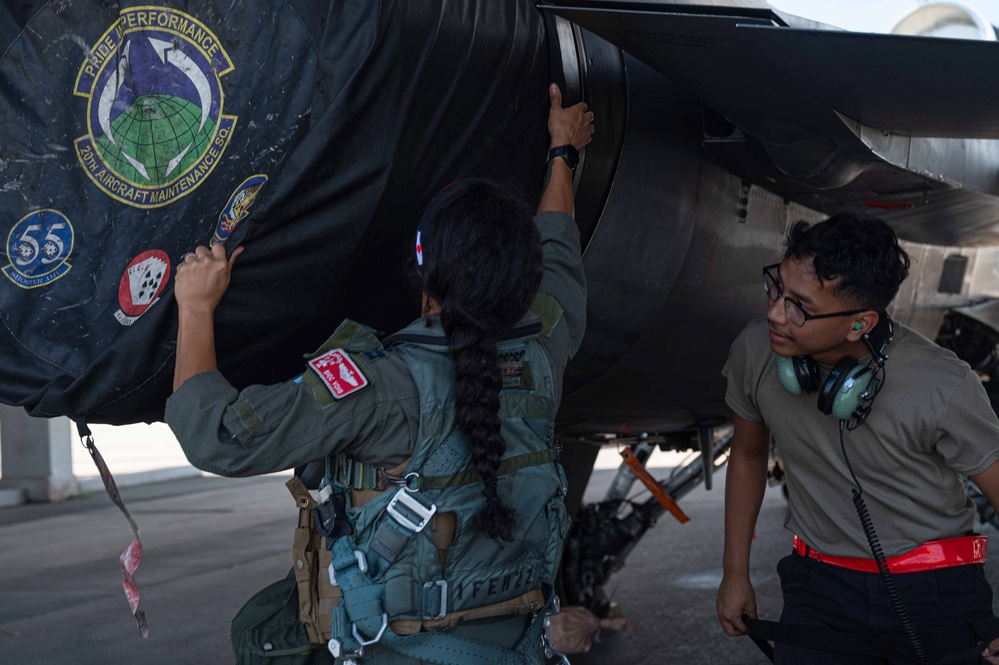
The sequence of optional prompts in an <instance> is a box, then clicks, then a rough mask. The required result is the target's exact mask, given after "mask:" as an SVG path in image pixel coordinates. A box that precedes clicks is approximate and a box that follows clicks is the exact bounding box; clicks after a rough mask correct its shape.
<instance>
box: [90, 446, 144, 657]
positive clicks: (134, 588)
mask: <svg viewBox="0 0 999 665" xmlns="http://www.w3.org/2000/svg"><path fill="white" fill-rule="evenodd" d="M83 445H84V446H85V447H86V448H87V452H89V453H90V456H91V457H92V458H93V460H94V464H96V465H97V470H98V471H100V474H101V480H102V481H104V489H105V490H107V493H108V496H109V497H111V501H113V502H114V504H115V505H116V506H118V508H119V509H120V510H121V512H122V513H124V514H125V518H126V519H128V523H129V525H130V526H131V527H132V533H134V534H135V540H133V541H132V544H131V545H129V546H128V549H126V550H125V551H124V552H122V553H121V556H120V557H119V559H118V560H119V561H120V562H121V577H122V588H123V589H124V590H125V597H126V598H128V604H129V606H130V607H131V608H132V616H134V617H135V624H136V626H138V628H139V634H140V635H142V639H146V638H148V637H149V627H148V626H147V625H146V613H145V612H143V611H142V610H140V609H139V585H138V583H136V581H135V577H133V575H135V570H136V569H137V568H138V567H139V563H140V562H141V561H142V540H141V539H140V538H139V527H138V526H137V525H136V524H135V520H134V519H132V515H131V513H129V512H128V508H126V507H125V502H124V501H122V498H121V494H120V493H119V492H118V485H117V484H116V483H115V482H114V477H113V476H112V475H111V471H110V470H109V469H108V465H107V464H105V463H104V458H103V457H101V454H100V453H99V452H98V451H97V446H95V445H94V437H93V436H91V435H90V434H86V435H85V436H84V437H83Z"/></svg>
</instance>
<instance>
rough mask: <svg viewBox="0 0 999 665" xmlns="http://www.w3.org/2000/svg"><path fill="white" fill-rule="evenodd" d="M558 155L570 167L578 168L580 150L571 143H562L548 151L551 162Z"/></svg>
mask: <svg viewBox="0 0 999 665" xmlns="http://www.w3.org/2000/svg"><path fill="white" fill-rule="evenodd" d="M556 157H561V158H562V159H564V160H565V163H566V164H568V165H569V168H570V169H574V168H576V165H577V164H579V152H578V151H577V150H576V149H575V148H574V147H572V146H571V145H560V146H558V147H557V148H552V149H551V150H549V151H548V161H549V162H550V161H552V160H553V159H555V158H556Z"/></svg>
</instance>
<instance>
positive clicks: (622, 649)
mask: <svg viewBox="0 0 999 665" xmlns="http://www.w3.org/2000/svg"><path fill="white" fill-rule="evenodd" d="M139 427H140V428H141V427H143V426H139ZM97 434H98V446H101V440H102V439H103V440H104V442H105V444H106V445H105V446H104V448H103V449H102V452H103V453H104V454H105V456H106V458H107V460H108V464H109V466H110V468H111V470H112V472H113V473H115V474H116V477H117V478H118V480H119V484H120V485H121V487H122V489H121V493H122V496H123V498H124V500H125V501H126V504H127V506H128V508H129V509H130V511H131V513H132V515H133V516H134V518H135V520H136V521H137V522H138V525H139V528H140V530H141V532H142V542H143V547H144V554H143V559H142V564H141V565H140V567H139V569H138V571H137V573H136V579H137V581H138V583H139V585H140V589H141V594H142V595H141V602H140V608H141V609H143V610H144V611H145V612H146V618H147V621H148V625H149V638H148V639H147V640H143V639H141V638H140V636H139V634H138V631H137V630H136V627H135V624H134V621H133V619H132V617H131V615H130V611H129V609H128V603H127V601H126V600H125V597H124V594H123V593H122V588H121V573H120V569H119V564H118V557H119V555H120V554H121V552H122V551H123V550H124V549H125V548H126V547H127V546H128V544H129V543H130V542H131V540H132V532H131V530H130V529H129V526H128V523H127V522H126V520H125V518H124V516H123V515H122V514H121V513H120V512H119V510H118V509H117V508H116V507H115V506H114V505H113V504H112V503H111V502H110V500H109V499H108V498H107V496H106V495H105V494H104V491H103V489H94V487H95V485H96V486H99V481H98V480H97V479H96V478H94V476H95V475H96V471H93V470H91V469H90V468H89V466H88V465H91V466H92V463H91V462H90V459H89V457H88V456H87V455H86V452H82V456H81V459H80V460H79V463H78V464H77V463H74V473H75V474H76V475H77V476H78V477H80V478H81V481H82V482H81V485H82V486H83V487H84V488H85V489H86V488H91V490H92V491H86V492H85V493H84V494H82V495H81V496H79V497H78V498H75V499H72V500H70V501H66V502H63V503H54V504H27V505H23V506H18V507H11V508H5V509H0V663H3V664H4V665H49V664H50V663H67V664H70V665H115V664H119V663H120V664H121V665H147V664H148V665H152V664H156V665H163V664H188V663H191V664H200V663H210V664H213V665H214V664H218V663H231V662H232V653H231V650H230V647H229V640H228V636H227V631H228V628H229V621H230V619H231V618H232V616H233V614H235V612H236V611H237V610H238V609H239V608H240V606H241V605H242V604H243V602H244V601H245V600H246V599H247V598H248V597H249V596H251V595H252V594H253V593H254V592H256V591H257V590H258V589H260V588H261V587H263V586H264V585H266V584H268V583H270V582H271V581H274V580H277V579H279V578H280V577H282V576H283V575H284V574H285V573H286V572H287V570H288V567H289V564H290V561H289V558H290V555H289V551H288V550H289V547H290V537H291V530H292V528H293V527H294V520H295V519H296V518H295V509H294V507H293V503H292V501H291V498H290V496H289V494H288V492H287V490H286V489H285V488H284V487H283V485H284V482H285V481H286V480H287V477H288V476H287V475H281V474H277V475H272V476H263V477H258V478H248V479H227V478H219V477H215V476H206V475H202V474H200V473H198V472H197V471H195V470H194V469H192V468H190V467H189V466H186V462H185V460H184V458H183V455H182V454H181V453H180V451H179V449H177V448H176V442H174V441H171V440H170V437H169V433H166V434H164V432H163V430H161V429H158V428H156V427H153V428H147V429H136V430H131V431H129V432H125V431H124V430H123V431H118V430H116V431H114V432H100V431H99V432H97ZM116 437H120V438H121V440H120V442H117V443H116V440H117V439H116ZM81 451H82V448H81ZM76 456H77V453H74V458H76ZM618 459H619V457H618V456H617V454H616V452H615V450H614V449H613V448H606V449H604V451H602V453H601V455H600V458H599V460H598V465H597V468H596V469H595V471H594V473H593V477H592V479H591V481H590V485H589V486H588V488H587V499H588V500H594V499H599V498H600V497H602V495H603V492H604V491H605V489H606V487H607V485H608V483H609V482H610V480H611V478H612V477H613V475H614V473H615V469H616V465H617V460H618ZM673 463H675V458H674V457H671V456H669V455H666V454H662V455H657V456H656V457H654V458H653V462H652V465H651V467H650V470H651V471H652V473H653V474H654V475H657V476H663V475H665V474H666V473H667V472H668V467H667V466H663V465H668V464H673ZM723 493H724V473H719V474H716V476H715V486H714V489H713V490H711V491H706V490H705V489H704V488H703V487H699V488H697V489H695V490H693V491H692V492H691V493H690V494H688V495H687V496H686V497H684V498H683V499H682V500H681V501H680V505H681V507H682V508H683V509H684V510H685V511H686V512H687V514H688V515H689V516H690V517H691V521H690V522H688V523H687V524H679V523H678V522H677V521H676V520H674V519H673V518H672V517H669V516H668V515H666V516H664V517H663V518H662V519H661V520H660V522H659V524H657V525H656V526H655V527H654V528H653V529H652V530H651V531H650V532H649V533H648V534H646V536H645V538H644V539H643V540H642V541H641V542H640V543H639V544H638V546H637V547H636V548H635V550H634V551H633V552H632V553H631V555H630V557H629V560H628V564H627V566H625V568H624V569H623V570H622V571H621V572H619V573H617V574H616V575H614V577H613V578H612V580H611V582H610V585H609V589H610V590H611V592H612V593H613V598H614V600H615V601H616V602H618V603H619V604H620V605H621V608H622V610H623V615H624V617H625V618H627V619H628V620H629V621H630V622H631V626H632V627H631V630H630V631H629V632H626V633H620V634H605V635H602V636H601V638H600V640H599V641H598V642H597V643H595V644H594V647H593V649H592V651H591V652H590V653H588V654H585V655H578V656H573V657H572V658H571V661H572V663H573V664H574V665H597V664H598V663H599V664H601V665H616V664H618V663H620V664H621V665H644V664H648V665H653V664H654V665H663V664H665V665H671V664H674V663H675V664H677V665H679V664H682V665H708V664H711V665H756V664H762V663H766V662H768V661H767V660H766V659H765V658H764V657H763V655H762V653H761V652H760V651H759V650H758V649H757V648H756V647H755V646H754V645H753V644H752V643H751V642H750V641H749V639H748V638H744V637H742V638H728V637H726V636H725V635H724V634H723V633H722V632H721V629H720V628H719V627H718V624H717V620H716V618H715V612H714V598H715V590H716V588H717V585H718V582H719V580H720V576H721V571H720V558H721V542H722V506H723ZM783 514H784V499H783V497H782V496H781V494H780V491H779V489H777V488H772V489H770V490H768V492H767V495H766V497H765V500H764V504H763V509H762V511H761V515H760V520H759V525H758V529H757V540H756V543H755V545H754V556H753V565H752V576H753V580H754V583H755V586H756V590H757V595H758V602H759V606H760V614H761V616H762V617H763V618H773V619H776V618H777V616H778V614H779V608H780V589H779V585H778V582H777V578H776V574H775V572H774V565H775V563H776V561H777V560H778V559H779V558H780V557H781V556H783V554H785V553H786V552H788V551H789V549H790V536H789V534H787V533H786V532H785V531H784V529H783V527H782V520H783ZM858 528H859V527H858ZM983 531H984V532H986V533H990V532H991V531H992V530H991V529H990V528H986V529H983ZM993 535H995V534H993ZM987 568H988V570H989V574H990V578H991V579H992V580H993V585H994V586H995V585H996V582H997V573H996V568H997V566H993V565H990V566H988V567H987Z"/></svg>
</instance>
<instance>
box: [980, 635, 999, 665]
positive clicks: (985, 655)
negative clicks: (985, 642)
mask: <svg viewBox="0 0 999 665" xmlns="http://www.w3.org/2000/svg"><path fill="white" fill-rule="evenodd" d="M982 660H984V661H985V662H986V663H992V665H999V637H997V638H995V639H994V640H992V642H991V643H990V644H989V646H988V647H987V648H986V649H985V651H983V652H982Z"/></svg>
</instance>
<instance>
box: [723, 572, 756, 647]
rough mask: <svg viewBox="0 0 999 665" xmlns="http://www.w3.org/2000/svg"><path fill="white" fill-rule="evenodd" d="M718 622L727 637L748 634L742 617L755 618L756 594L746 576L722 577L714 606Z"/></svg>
mask: <svg viewBox="0 0 999 665" xmlns="http://www.w3.org/2000/svg"><path fill="white" fill-rule="evenodd" d="M716 609H717V611H718V622H719V623H720V624H721V627H722V628H723V629H724V630H725V632H726V633H727V634H728V635H732V636H735V635H745V634H746V633H748V632H749V630H748V629H747V628H746V624H745V623H743V621H742V615H743V614H748V615H749V617H750V618H751V619H755V618H756V592H755V591H754V590H753V585H752V584H751V583H750V582H749V577H747V576H738V577H737V576H731V575H726V576H724V577H722V583H721V586H720V587H718V600H717V604H716Z"/></svg>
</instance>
